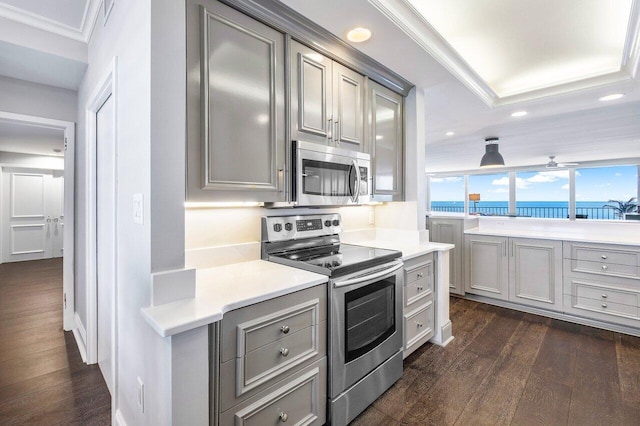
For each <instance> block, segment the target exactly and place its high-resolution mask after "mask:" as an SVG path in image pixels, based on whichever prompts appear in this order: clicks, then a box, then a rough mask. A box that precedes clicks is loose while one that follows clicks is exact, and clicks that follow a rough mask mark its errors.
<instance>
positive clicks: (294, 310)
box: [220, 284, 327, 362]
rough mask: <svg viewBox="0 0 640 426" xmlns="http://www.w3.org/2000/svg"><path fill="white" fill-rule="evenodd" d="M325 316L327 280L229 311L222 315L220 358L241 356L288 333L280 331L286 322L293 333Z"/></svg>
mask: <svg viewBox="0 0 640 426" xmlns="http://www.w3.org/2000/svg"><path fill="white" fill-rule="evenodd" d="M238 291H241V290H238ZM326 319H327V285H326V284H322V285H319V286H315V287H311V288H308V289H305V290H301V291H297V292H295V293H291V294H287V295H286V296H281V297H276V298H274V299H270V300H266V301H264V302H260V303H256V304H254V305H250V306H247V307H245V308H241V309H236V310H233V311H231V312H227V313H226V314H224V318H223V319H222V329H221V336H220V346H221V353H220V361H221V362H226V361H229V360H231V359H233V358H237V357H242V356H243V355H244V354H246V353H248V352H250V351H251V350H254V349H256V348H258V347H260V346H263V345H265V344H268V343H271V342H274V341H276V340H278V339H280V338H282V337H285V336H286V334H285V333H283V332H282V331H281V328H282V327H283V326H285V325H287V326H289V333H288V335H291V334H293V333H295V332H296V331H299V330H302V329H303V328H307V327H308V326H309V325H311V324H309V321H310V322H311V323H312V324H319V323H320V322H322V321H326Z"/></svg>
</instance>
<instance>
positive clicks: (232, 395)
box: [220, 321, 327, 411]
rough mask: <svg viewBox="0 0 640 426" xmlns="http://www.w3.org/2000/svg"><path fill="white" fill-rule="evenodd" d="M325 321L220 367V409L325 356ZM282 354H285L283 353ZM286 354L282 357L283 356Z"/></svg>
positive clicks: (234, 403)
mask: <svg viewBox="0 0 640 426" xmlns="http://www.w3.org/2000/svg"><path fill="white" fill-rule="evenodd" d="M326 334H327V323H326V321H324V322H322V323H320V324H317V325H313V326H311V327H307V328H305V329H303V330H300V331H298V332H296V333H294V334H290V335H288V336H287V337H285V338H283V339H279V340H277V341H276V342H272V343H270V344H267V345H264V346H261V347H260V348H258V349H256V350H254V351H251V352H249V353H247V354H246V355H245V356H243V357H242V358H235V359H232V360H230V361H227V362H224V363H222V364H221V365H220V381H221V386H220V406H221V408H222V410H223V411H224V410H226V409H228V408H230V407H232V406H234V405H236V404H238V403H239V402H241V401H243V400H245V399H246V398H248V397H250V396H251V395H255V394H256V393H257V392H260V391H262V390H264V389H265V388H266V387H267V386H269V384H270V383H273V380H277V379H278V378H281V377H284V376H285V374H290V373H292V372H294V371H297V370H300V369H301V368H302V367H304V366H305V365H308V364H309V363H311V362H314V361H315V360H317V359H319V358H321V357H324V356H326V352H327V349H326ZM284 350H286V351H284ZM285 353H286V356H285V355H284V354H285Z"/></svg>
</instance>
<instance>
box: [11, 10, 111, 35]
mask: <svg viewBox="0 0 640 426" xmlns="http://www.w3.org/2000/svg"><path fill="white" fill-rule="evenodd" d="M100 4H101V1H100V0H0V16H1V17H4V18H8V19H11V20H13V21H17V22H21V23H23V24H26V25H29V26H32V27H35V28H39V29H42V30H46V31H49V32H52V33H54V34H58V35H62V36H65V37H69V38H73V39H75V40H80V41H84V42H87V41H88V40H89V36H90V34H91V31H92V29H93V26H94V24H95V21H96V18H97V16H98V11H99V9H100V8H99V6H100Z"/></svg>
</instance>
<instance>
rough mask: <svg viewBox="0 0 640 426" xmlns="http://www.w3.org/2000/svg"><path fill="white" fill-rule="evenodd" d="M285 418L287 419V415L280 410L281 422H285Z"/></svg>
mask: <svg viewBox="0 0 640 426" xmlns="http://www.w3.org/2000/svg"><path fill="white" fill-rule="evenodd" d="M287 420H289V415H288V414H287V413H285V412H284V411H281V412H280V421H281V422H282V423H284V422H286V421H287Z"/></svg>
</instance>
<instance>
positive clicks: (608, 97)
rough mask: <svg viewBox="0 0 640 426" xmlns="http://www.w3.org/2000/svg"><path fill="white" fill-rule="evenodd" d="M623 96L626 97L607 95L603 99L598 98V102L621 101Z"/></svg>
mask: <svg viewBox="0 0 640 426" xmlns="http://www.w3.org/2000/svg"><path fill="white" fill-rule="evenodd" d="M623 96H624V93H614V94H612V95H607V96H603V97H601V98H598V100H599V101H602V102H606V101H615V100H616V99H620V98H621V97H623Z"/></svg>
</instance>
